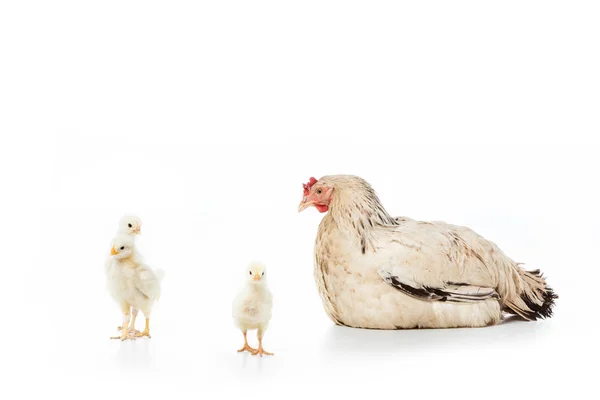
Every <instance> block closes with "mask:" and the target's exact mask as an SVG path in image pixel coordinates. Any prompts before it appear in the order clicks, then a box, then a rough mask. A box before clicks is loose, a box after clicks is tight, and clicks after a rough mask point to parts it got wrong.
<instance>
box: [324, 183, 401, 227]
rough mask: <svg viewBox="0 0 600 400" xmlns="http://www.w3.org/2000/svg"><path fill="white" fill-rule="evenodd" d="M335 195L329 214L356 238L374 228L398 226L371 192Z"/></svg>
mask: <svg viewBox="0 0 600 400" xmlns="http://www.w3.org/2000/svg"><path fill="white" fill-rule="evenodd" d="M337 194H338V196H336V197H335V198H334V199H333V200H332V203H331V205H330V208H329V214H330V216H331V218H333V219H334V220H335V222H336V223H337V224H338V225H339V226H340V227H343V228H346V229H348V230H351V231H355V232H356V233H357V234H358V236H361V237H363V236H364V234H365V233H366V231H367V230H369V229H371V228H373V227H375V226H386V225H397V224H398V223H397V222H396V221H395V220H394V218H392V217H391V216H390V215H389V214H388V213H387V211H386V210H385V208H384V207H383V205H382V204H381V202H380V201H379V198H378V197H377V195H376V194H375V192H373V191H372V190H371V191H370V192H363V191H353V192H346V193H344V192H341V193H337Z"/></svg>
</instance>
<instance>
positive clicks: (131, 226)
mask: <svg viewBox="0 0 600 400" xmlns="http://www.w3.org/2000/svg"><path fill="white" fill-rule="evenodd" d="M141 234H142V220H141V219H140V217H137V216H135V215H125V216H123V217H122V218H121V219H120V220H119V224H118V226H117V235H129V236H131V237H132V238H135V237H136V236H137V235H141ZM114 263H115V260H114V259H113V258H112V257H111V256H110V255H109V256H108V257H107V258H106V262H105V272H106V276H107V279H108V289H109V292H110V294H111V296H112V297H113V298H114V299H115V300H117V301H118V302H120V301H121V299H119V298H117V297H118V296H116V295H115V291H114V290H113V289H114V284H113V283H112V282H111V281H112V280H113V279H114V275H115V274H114V271H112V267H113V265H114ZM137 315H138V310H137V309H133V310H132V311H131V323H130V326H129V333H130V334H134V333H135V334H137V333H139V331H138V330H136V329H135V320H136V318H137ZM122 329H123V327H122V326H119V327H117V330H119V331H120V330H122Z"/></svg>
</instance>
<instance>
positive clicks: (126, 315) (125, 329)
mask: <svg viewBox="0 0 600 400" xmlns="http://www.w3.org/2000/svg"><path fill="white" fill-rule="evenodd" d="M121 311H122V312H123V326H122V327H121V329H120V330H121V336H112V337H111V339H120V340H127V339H130V335H129V319H130V313H131V307H130V306H129V304H128V303H126V302H123V303H121Z"/></svg>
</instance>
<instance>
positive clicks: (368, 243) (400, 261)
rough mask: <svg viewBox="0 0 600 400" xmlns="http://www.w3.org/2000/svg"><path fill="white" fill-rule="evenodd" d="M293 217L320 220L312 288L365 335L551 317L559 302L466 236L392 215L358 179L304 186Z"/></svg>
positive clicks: (538, 279) (338, 317)
mask: <svg viewBox="0 0 600 400" xmlns="http://www.w3.org/2000/svg"><path fill="white" fill-rule="evenodd" d="M303 186H304V196H303V199H302V202H301V203H300V206H299V208H298V211H302V210H304V209H306V208H307V207H310V206H314V207H315V208H316V209H317V210H318V211H319V212H321V213H325V212H327V211H328V213H327V215H325V217H324V218H323V220H322V221H321V224H320V226H319V230H318V233H317V240H316V243H315V270H314V274H315V280H316V283H317V287H318V290H319V293H320V295H321V299H322V301H323V305H324V307H325V311H326V312H327V314H328V315H329V317H330V318H331V319H332V320H333V321H334V322H335V323H336V324H339V325H346V326H351V327H357V328H372V329H402V328H451V327H480V326H487V325H494V324H497V323H499V322H500V321H501V320H502V317H503V314H502V313H503V312H508V313H511V314H516V315H519V316H521V317H522V318H524V319H526V320H536V319H538V318H546V317H550V316H551V315H552V308H553V306H554V300H555V299H556V298H557V297H558V296H556V295H555V294H554V292H553V290H552V289H551V288H550V287H549V286H548V285H547V284H546V280H545V279H544V278H543V277H542V275H541V274H540V271H539V270H536V271H525V270H524V269H522V268H521V267H520V266H519V264H517V263H516V262H514V261H513V260H511V259H510V258H508V257H507V256H506V255H505V254H504V253H503V252H502V251H501V250H500V249H499V248H498V247H497V246H496V245H495V244H494V243H492V242H490V241H488V240H486V239H484V238H483V237H481V236H479V235H478V234H477V233H475V232H473V231H472V230H471V229H469V228H466V227H460V226H455V225H450V224H446V223H444V222H421V221H415V220H412V219H410V218H405V217H397V218H393V217H391V216H390V215H389V214H388V213H387V212H386V210H385V209H384V208H383V206H382V204H381V202H380V201H379V199H378V197H377V195H376V194H375V192H374V190H373V189H372V188H371V186H370V185H369V184H368V183H367V182H366V181H365V180H363V179H361V178H359V177H356V176H349V175H337V176H325V177H323V178H321V179H320V180H318V181H317V180H316V179H315V178H311V179H310V182H309V183H307V184H305V185H303Z"/></svg>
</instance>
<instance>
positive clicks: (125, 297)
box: [107, 235, 164, 340]
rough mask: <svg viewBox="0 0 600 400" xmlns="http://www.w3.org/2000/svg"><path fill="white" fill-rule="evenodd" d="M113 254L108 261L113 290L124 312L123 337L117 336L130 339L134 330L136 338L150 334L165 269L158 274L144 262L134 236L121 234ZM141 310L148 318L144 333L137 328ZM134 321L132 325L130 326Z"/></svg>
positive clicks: (115, 241) (109, 280)
mask: <svg viewBox="0 0 600 400" xmlns="http://www.w3.org/2000/svg"><path fill="white" fill-rule="evenodd" d="M110 254H111V255H110V260H109V261H107V278H108V287H109V292H110V294H111V296H112V297H113V298H114V299H115V300H116V301H117V303H118V304H119V306H120V308H121V312H122V314H123V325H122V326H121V327H120V330H121V336H118V337H114V338H115V339H116V338H119V339H121V340H125V339H128V338H130V332H132V333H133V336H134V337H140V336H148V337H150V315H151V313H152V308H153V307H154V305H155V303H156V301H158V299H159V298H160V293H161V288H160V282H161V281H162V278H163V276H164V273H163V272H162V271H161V270H157V271H156V273H155V272H154V271H153V270H152V269H151V268H150V267H149V266H147V265H146V264H145V263H144V261H143V258H142V257H141V255H140V254H139V253H138V251H137V250H136V247H135V242H134V240H133V238H132V237H131V236H128V235H117V237H115V239H113V244H112V248H111V253H110ZM137 310H141V311H142V313H143V314H144V316H145V317H146V328H145V329H144V331H143V332H141V333H140V332H137V331H135V329H134V323H135V316H136V315H137ZM131 316H133V319H131ZM130 320H131V325H129V322H130Z"/></svg>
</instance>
